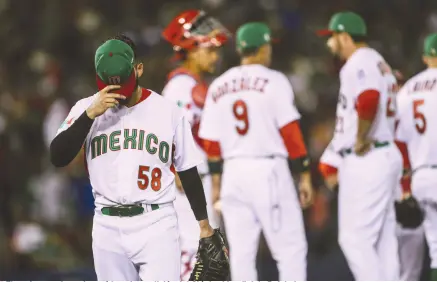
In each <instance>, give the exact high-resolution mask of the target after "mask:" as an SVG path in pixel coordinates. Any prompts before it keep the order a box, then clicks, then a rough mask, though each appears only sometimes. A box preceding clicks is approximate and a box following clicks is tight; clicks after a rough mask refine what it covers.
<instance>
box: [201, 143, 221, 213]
mask: <svg viewBox="0 0 437 282" xmlns="http://www.w3.org/2000/svg"><path fill="white" fill-rule="evenodd" d="M203 148H204V150H205V152H206V154H207V156H208V168H209V173H210V174H211V182H212V204H213V205H214V209H215V210H216V211H218V212H219V211H220V204H219V201H220V186H221V175H222V171H223V160H222V158H221V152H220V144H219V143H218V142H217V141H211V140H205V139H204V140H203Z"/></svg>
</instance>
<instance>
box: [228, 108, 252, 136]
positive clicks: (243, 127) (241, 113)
mask: <svg viewBox="0 0 437 282" xmlns="http://www.w3.org/2000/svg"><path fill="white" fill-rule="evenodd" d="M232 111H233V113H234V116H235V118H236V119H237V121H239V122H240V123H239V124H237V125H236V126H235V129H236V130H237V133H238V134H240V135H246V134H247V131H249V114H248V112H247V104H246V103H245V102H244V101H243V100H237V101H235V103H234V105H233V106H232Z"/></svg>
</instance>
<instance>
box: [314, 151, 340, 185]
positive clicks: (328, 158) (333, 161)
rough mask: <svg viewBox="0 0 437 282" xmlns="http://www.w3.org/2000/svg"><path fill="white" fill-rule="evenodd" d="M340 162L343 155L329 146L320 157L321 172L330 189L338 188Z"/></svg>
mask: <svg viewBox="0 0 437 282" xmlns="http://www.w3.org/2000/svg"><path fill="white" fill-rule="evenodd" d="M340 162H341V157H340V156H339V155H338V154H337V153H336V152H335V151H334V150H332V149H331V147H329V146H328V147H327V148H326V149H325V151H324V152H323V154H322V156H321V158H320V162H319V172H320V174H321V175H322V177H323V179H324V181H325V185H326V187H327V188H328V189H330V190H335V189H337V188H338V166H339V165H340Z"/></svg>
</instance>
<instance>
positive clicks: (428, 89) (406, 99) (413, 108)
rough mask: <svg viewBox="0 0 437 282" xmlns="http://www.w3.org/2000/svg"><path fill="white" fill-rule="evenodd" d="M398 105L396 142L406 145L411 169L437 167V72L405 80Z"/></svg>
mask: <svg viewBox="0 0 437 282" xmlns="http://www.w3.org/2000/svg"><path fill="white" fill-rule="evenodd" d="M397 104H398V113H397V119H398V127H397V130H396V139H397V140H399V141H401V142H405V143H406V144H407V147H408V153H409V158H410V163H411V167H412V169H415V168H418V167H419V166H421V165H437V146H436V144H437V69H427V70H425V71H422V72H421V73H419V74H417V75H416V76H414V77H412V78H411V79H410V80H408V81H407V83H406V84H405V85H404V87H402V89H401V90H400V91H399V93H398V95H397Z"/></svg>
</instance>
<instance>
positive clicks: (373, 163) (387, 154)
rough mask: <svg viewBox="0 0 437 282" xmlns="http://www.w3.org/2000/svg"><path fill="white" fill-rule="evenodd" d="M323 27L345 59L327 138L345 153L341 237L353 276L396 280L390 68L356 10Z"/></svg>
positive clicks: (397, 168)
mask: <svg viewBox="0 0 437 282" xmlns="http://www.w3.org/2000/svg"><path fill="white" fill-rule="evenodd" d="M319 34H320V35H322V36H329V39H328V41H327V45H328V47H329V49H330V50H331V52H332V53H333V54H334V55H337V56H339V57H340V58H341V59H343V60H345V64H344V65H343V67H342V69H341V71H340V93H339V98H338V104H337V113H336V114H337V120H336V128H335V133H334V137H333V140H332V141H331V144H330V150H333V151H334V152H337V153H339V154H340V155H341V156H342V161H341V164H340V166H339V168H338V183H339V186H340V190H339V244H340V246H341V248H342V250H343V252H344V254H345V257H346V259H347V262H348V264H349V267H350V268H351V271H352V273H353V274H354V276H355V279H356V280H399V258H398V246H397V240H396V233H395V230H396V219H395V211H394V192H395V189H396V187H397V183H398V182H399V180H400V177H401V170H402V157H401V154H400V152H399V150H398V149H397V147H396V145H394V142H393V141H394V138H393V132H392V128H391V126H390V120H389V118H388V115H389V113H388V111H387V104H388V101H389V95H390V94H389V93H390V90H391V89H392V87H393V85H391V84H389V83H387V78H386V74H387V73H391V68H390V67H389V66H388V65H387V63H386V62H385V60H384V58H383V57H382V56H381V55H380V54H379V53H378V52H377V51H375V50H374V49H371V48H369V47H368V46H367V44H366V43H365V40H366V35H367V28H366V24H365V22H364V20H363V19H362V18H361V17H360V16H359V15H357V14H355V13H353V12H340V13H337V14H335V15H334V16H333V17H332V18H331V20H330V22H329V28H328V29H326V30H322V31H320V32H319Z"/></svg>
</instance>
